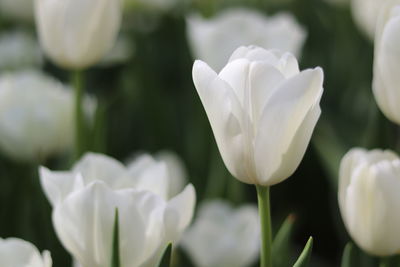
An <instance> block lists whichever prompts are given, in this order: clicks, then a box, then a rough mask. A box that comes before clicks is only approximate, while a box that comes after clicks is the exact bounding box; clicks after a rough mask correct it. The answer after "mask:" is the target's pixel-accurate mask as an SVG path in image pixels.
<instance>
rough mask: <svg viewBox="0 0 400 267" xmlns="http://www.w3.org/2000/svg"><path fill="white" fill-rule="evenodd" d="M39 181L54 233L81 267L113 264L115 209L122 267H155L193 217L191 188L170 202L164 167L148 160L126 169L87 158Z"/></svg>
mask: <svg viewBox="0 0 400 267" xmlns="http://www.w3.org/2000/svg"><path fill="white" fill-rule="evenodd" d="M40 177H41V183H42V187H43V189H44V191H45V193H46V195H47V197H48V199H49V201H50V202H51V203H52V205H53V216H52V217H53V225H54V228H55V230H56V233H57V235H58V237H59V239H60V240H61V242H62V244H63V245H64V246H65V248H66V249H67V250H68V251H69V252H70V253H71V254H72V255H73V256H74V258H75V259H76V260H77V262H78V263H79V264H80V266H82V267H104V266H108V265H109V264H110V262H111V247H112V240H113V234H112V233H113V225H114V213H115V209H118V212H119V230H120V235H119V237H120V243H119V246H120V259H121V267H135V266H149V267H150V266H155V264H156V262H157V261H158V260H159V259H160V257H161V254H162V251H163V250H164V249H165V247H166V246H167V244H168V243H169V242H171V241H172V242H173V243H175V242H177V241H178V240H179V238H180V236H181V234H182V232H183V231H184V230H185V228H186V227H187V226H188V224H189V223H190V221H191V218H192V215H193V209H194V205H195V192H194V188H193V186H192V185H187V186H186V187H185V189H184V190H183V191H182V192H180V193H179V194H177V195H176V196H173V197H172V198H168V182H169V177H168V170H167V167H166V164H165V163H164V162H160V161H156V160H155V159H153V158H152V157H150V156H148V155H146V156H142V157H140V158H138V159H137V160H136V161H135V162H133V163H131V164H130V165H129V166H127V167H125V166H124V165H122V164H121V163H120V162H118V161H116V160H114V159H112V158H109V157H107V156H104V155H101V154H86V155H85V156H84V157H83V159H82V160H80V161H79V162H78V163H77V164H76V165H75V166H74V167H73V168H72V170H71V171H64V172H57V171H54V172H53V171H50V170H48V169H45V168H41V170H40Z"/></svg>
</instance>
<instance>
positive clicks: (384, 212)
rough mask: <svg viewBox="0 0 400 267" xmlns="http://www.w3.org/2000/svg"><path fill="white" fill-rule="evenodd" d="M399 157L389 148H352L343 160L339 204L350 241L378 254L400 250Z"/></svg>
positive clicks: (390, 253) (382, 254)
mask: <svg viewBox="0 0 400 267" xmlns="http://www.w3.org/2000/svg"><path fill="white" fill-rule="evenodd" d="M399 188H400V159H399V157H398V156H397V155H396V154H395V153H394V152H391V151H388V150H385V151H382V150H372V151H366V150H364V149H360V148H355V149H352V150H350V151H349V152H348V153H347V154H346V155H345V156H344V157H343V159H342V161H341V163H340V171H339V207H340V212H341V214H342V218H343V221H344V224H345V226H346V229H347V231H348V232H349V234H350V236H351V237H352V238H353V240H354V241H355V242H356V243H357V245H358V246H359V247H361V248H362V249H363V250H365V251H366V252H368V253H370V254H372V255H377V256H389V255H394V254H396V253H398V252H399V251H400V231H399V225H400V197H399V192H398V191H399Z"/></svg>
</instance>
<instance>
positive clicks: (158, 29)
mask: <svg viewBox="0 0 400 267" xmlns="http://www.w3.org/2000/svg"><path fill="white" fill-rule="evenodd" d="M1 1H2V0H0V2H1ZM237 6H244V7H248V8H252V9H256V10H258V11H260V12H262V13H265V14H266V15H271V14H275V13H277V12H280V11H288V12H291V13H292V14H294V16H295V17H296V19H297V21H298V22H299V23H300V24H301V25H302V26H303V27H304V28H305V29H306V30H307V32H308V35H307V38H306V41H305V44H304V47H303V49H302V52H301V57H300V59H299V62H300V68H301V69H304V68H309V67H315V66H321V67H322V68H323V70H324V74H325V81H324V88H325V91H324V95H323V97H322V102H321V108H322V116H321V118H320V120H319V122H318V124H317V127H316V129H315V132H314V135H313V138H312V141H311V143H310V146H309V148H308V150H307V152H306V154H305V157H304V160H303V161H302V163H301V165H300V167H299V168H298V170H297V171H296V172H295V174H294V175H293V177H291V178H290V179H288V180H286V181H285V182H283V183H281V184H278V185H276V186H273V187H272V190H271V197H272V200H271V202H272V214H273V225H274V228H278V227H279V226H280V225H281V223H282V222H283V221H284V219H285V218H286V216H287V215H289V214H293V215H295V218H296V224H295V229H294V234H293V236H292V239H293V242H292V252H293V256H294V257H295V256H296V255H297V254H298V253H299V252H300V251H301V249H302V247H303V246H304V244H305V242H306V240H307V238H308V237H309V236H310V235H312V236H313V237H314V239H315V243H314V252H313V258H312V262H313V266H322V267H324V266H326V267H331V266H332V267H333V266H338V265H339V264H340V259H341V255H342V251H343V248H344V246H345V244H346V242H348V241H349V237H348V236H347V234H346V232H345V230H344V226H343V223H342V221H341V218H340V214H339V209H338V204H337V174H338V166H339V162H340V159H341V157H342V156H343V155H344V153H345V152H346V151H347V150H348V149H350V148H351V147H354V146H362V147H366V148H375V147H380V148H387V147H391V148H392V149H393V148H395V147H398V145H399V144H398V143H396V137H397V136H398V131H397V129H396V128H394V126H393V125H392V124H391V123H389V122H388V121H387V120H386V119H385V118H384V117H383V115H382V114H381V113H380V111H379V110H378V108H377V106H376V103H375V101H374V98H373V96H372V91H371V82H372V63H373V42H371V40H370V39H369V38H368V37H366V36H365V35H364V34H363V33H362V32H361V31H360V30H359V29H358V28H357V27H356V25H355V23H354V20H353V18H352V14H351V10H350V7H349V5H347V4H342V5H336V4H332V3H330V2H327V1H323V0H270V1H256V0H253V1H250V0H242V1H240V0H215V1H213V0H197V1H196V0H194V1H193V2H189V1H186V2H183V3H180V4H179V5H177V6H176V7H175V8H172V9H170V10H168V11H160V10H154V9H152V8H149V7H142V6H141V5H140V4H139V3H138V4H133V5H130V6H127V7H126V10H125V14H124V21H123V27H122V30H121V32H122V34H123V36H124V38H126V40H125V41H126V42H127V43H129V45H130V51H131V52H130V53H131V55H130V57H129V59H127V60H124V61H123V62H120V63H116V64H112V65H107V64H99V65H97V66H95V67H93V68H91V69H89V70H88V71H87V72H86V78H85V79H86V85H85V87H86V89H87V91H88V92H89V93H91V94H93V95H95V96H96V97H97V98H98V105H99V106H100V112H99V113H100V114H98V118H97V119H96V122H95V123H97V125H98V127H101V128H102V129H104V131H103V134H102V135H101V136H93V140H94V145H93V147H92V150H95V151H98V152H102V153H106V154H108V155H111V156H112V157H115V158H117V159H119V160H121V161H124V160H126V159H127V158H129V157H131V156H132V155H135V154H137V153H140V152H143V151H148V152H151V153H155V152H158V151H160V150H165V149H167V150H172V151H174V152H176V153H177V155H179V156H180V157H181V158H182V160H183V162H184V163H185V166H186V169H187V173H188V179H189V181H190V182H191V183H193V184H194V186H195V188H196V191H197V196H198V202H201V201H202V200H204V199H214V198H225V199H228V200H229V201H231V202H232V203H233V204H234V205H238V204H240V203H247V202H253V203H255V202H256V191H255V188H254V187H253V186H249V185H245V184H242V183H239V182H238V181H237V180H235V179H234V178H232V177H231V175H230V174H229V173H228V171H227V170H226V168H225V166H224V164H223V162H222V160H221V157H220V155H219V153H218V150H217V146H216V143H215V140H214V138H213V135H212V131H211V128H210V126H209V123H208V120H207V117H206V114H205V111H204V109H203V107H202V105H201V102H200V99H199V97H198V95H197V92H196V90H195V88H194V86H193V83H192V78H191V77H192V76H191V68H192V64H193V61H194V56H193V53H192V51H191V49H190V47H189V44H188V41H187V35H186V21H185V17H186V16H187V15H188V14H190V13H191V12H200V13H202V14H203V15H205V16H212V15H213V14H217V13H218V12H219V11H221V10H224V9H226V8H229V7H237ZM1 8H2V7H1V6H0V35H1V34H2V33H5V32H12V31H15V30H19V31H20V30H23V31H25V32H28V33H30V34H32V35H33V36H35V34H36V33H35V25H34V22H33V20H32V19H29V18H28V19H18V18H16V17H15V16H13V15H11V14H9V15H7V11H6V10H1ZM43 60H44V62H43V64H42V66H41V67H40V68H41V69H43V70H44V71H45V72H47V73H49V74H51V75H53V76H54V77H57V78H58V79H60V80H61V81H63V82H65V83H68V82H69V78H70V75H69V73H68V72H66V71H64V70H62V69H59V68H58V67H56V66H55V65H53V64H52V63H51V62H49V61H47V60H46V59H45V58H44V59H43ZM1 61H2V58H1V51H0V66H1ZM10 71H15V69H13V68H10V67H5V68H2V69H1V68H0V74H4V73H7V72H10ZM65 158H66V156H58V157H54V158H51V159H49V160H47V161H46V162H45V163H44V164H45V165H46V166H48V167H50V168H53V169H65V168H68V167H69V164H70V163H65ZM0 236H1V237H3V238H4V237H11V236H13V237H20V238H23V239H26V240H28V241H31V242H32V243H34V244H35V245H37V246H38V248H39V249H40V250H43V249H48V250H50V251H51V252H52V257H53V261H54V266H57V267H64V266H71V262H70V258H69V256H68V254H67V253H66V252H65V250H64V249H63V248H62V246H61V245H60V243H59V241H58V240H57V238H56V236H55V234H54V230H53V227H52V224H51V208H50V205H49V203H48V202H47V200H46V199H45V197H44V195H43V193H42V190H41V188H40V184H39V182H38V177H37V164H33V163H32V164H28V163H20V162H16V161H13V160H11V159H9V158H8V157H7V156H6V155H1V156H0ZM179 259H180V261H181V266H191V264H190V262H189V261H190V260H189V259H188V257H187V256H185V253H184V252H183V251H179ZM255 266H256V265H255ZM365 266H367V265H365Z"/></svg>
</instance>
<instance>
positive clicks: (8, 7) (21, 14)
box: [0, 0, 34, 22]
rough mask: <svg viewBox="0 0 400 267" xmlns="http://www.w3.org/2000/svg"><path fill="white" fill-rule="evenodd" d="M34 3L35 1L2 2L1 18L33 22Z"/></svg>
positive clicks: (6, 0)
mask: <svg viewBox="0 0 400 267" xmlns="http://www.w3.org/2000/svg"><path fill="white" fill-rule="evenodd" d="M33 1H34V0H0V16H4V17H7V18H11V19H17V20H21V21H25V22H32V21H33Z"/></svg>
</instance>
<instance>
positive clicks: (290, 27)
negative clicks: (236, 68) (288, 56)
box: [186, 8, 307, 71]
mask: <svg viewBox="0 0 400 267" xmlns="http://www.w3.org/2000/svg"><path fill="white" fill-rule="evenodd" d="M186 21H187V37H188V40H189V44H190V47H191V50H192V52H193V54H194V56H195V57H196V58H198V59H201V60H203V61H205V62H207V64H209V65H210V66H211V68H213V69H214V70H215V71H220V70H221V69H222V67H223V66H224V65H225V63H226V61H227V60H228V59H229V56H230V55H231V54H232V52H233V51H234V50H235V49H236V48H237V47H239V46H245V45H257V46H260V47H262V48H264V49H281V50H283V51H288V52H291V53H293V54H294V55H295V56H300V52H301V50H302V48H303V44H304V41H305V39H306V36H307V32H306V30H305V29H304V28H303V27H302V26H301V25H300V24H299V23H298V22H297V21H296V19H295V18H294V17H293V15H292V14H289V13H279V14H276V15H274V16H271V17H267V16H265V15H264V14H262V13H260V12H257V11H255V10H251V9H246V8H233V9H228V10H225V11H223V12H221V13H219V14H218V15H217V16H215V17H213V18H208V19H206V18H203V17H201V16H200V15H197V14H192V15H190V16H188V18H187V20H186Z"/></svg>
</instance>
